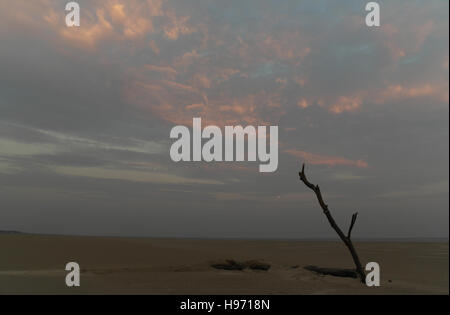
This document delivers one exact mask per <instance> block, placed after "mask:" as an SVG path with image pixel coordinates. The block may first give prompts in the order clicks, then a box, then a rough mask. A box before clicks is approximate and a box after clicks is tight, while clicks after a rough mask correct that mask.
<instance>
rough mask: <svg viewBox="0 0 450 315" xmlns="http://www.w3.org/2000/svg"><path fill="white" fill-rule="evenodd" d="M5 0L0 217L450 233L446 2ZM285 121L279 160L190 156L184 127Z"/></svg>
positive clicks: (29, 226)
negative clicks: (178, 136)
mask: <svg viewBox="0 0 450 315" xmlns="http://www.w3.org/2000/svg"><path fill="white" fill-rule="evenodd" d="M66 2H67V1H62V0H33V1H29V0H15V1H10V0H0V230H21V231H26V232H39V233H64V234H94V235H136V236H160V237H168V236H170V237H182V236H188V237H250V238H259V237H264V238H316V237H334V232H333V231H332V230H331V228H330V227H329V226H328V223H327V222H326V219H325V217H324V216H323V214H322V213H321V211H320V209H319V207H318V205H317V202H316V200H315V198H314V195H313V194H312V193H311V192H310V191H309V190H308V189H307V188H306V187H305V186H304V185H303V184H302V183H301V182H300V181H299V179H298V171H299V169H300V165H301V163H302V162H306V163H307V174H308V175H309V178H310V180H311V181H312V182H314V183H318V184H320V185H321V189H322V191H323V193H324V197H325V199H326V201H327V203H328V204H329V206H330V209H331V211H332V213H333V214H334V216H335V218H336V220H337V221H338V222H339V223H340V224H341V226H342V228H343V229H347V226H348V224H349V223H350V218H351V214H352V213H353V212H355V211H358V212H359V217H358V222H357V224H356V227H355V230H354V237H355V238H356V237H374V238H379V237H448V231H449V210H448V207H449V144H448V141H449V116H448V115H449V79H448V76H449V16H448V10H449V3H448V1H446V0H442V1H438V0H430V1H414V0H406V1H380V2H379V3H380V5H381V26H380V27H379V28H368V27H367V26H366V25H365V22H364V20H365V14H366V12H365V10H364V7H365V1H337V0H336V1H321V0H306V1H300V0H295V1H294V0H286V1H276V0H270V1H269V0H249V1H242V0H226V1H222V0H183V1H182V0H179V1H172V0H126V1H125V0H89V1H82V0H80V1H78V2H79V4H80V6H81V27H79V28H68V27H66V25H65V14H66V12H65V11H64V8H65V4H66ZM193 117H201V118H202V120H203V122H204V124H214V125H217V126H219V127H223V126H225V125H239V124H241V125H243V126H246V125H253V126H259V125H267V126H268V125H277V126H279V141H280V143H279V166H278V170H277V171H276V172H274V173H264V174H263V173H259V171H258V165H259V163H255V162H253V163H250V162H241V163H237V162H227V163H223V162H222V163H220V162H214V163H206V162H196V163H194V162H182V163H174V162H173V161H172V160H171V159H170V156H169V149H170V145H171V143H172V140H171V139H170V138H169V133H170V130H171V128H172V127H174V126H175V125H179V124H183V125H190V124H192V118H193Z"/></svg>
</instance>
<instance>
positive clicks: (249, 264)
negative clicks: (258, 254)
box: [211, 259, 270, 271]
mask: <svg viewBox="0 0 450 315" xmlns="http://www.w3.org/2000/svg"><path fill="white" fill-rule="evenodd" d="M211 267H213V268H215V269H222V270H244V269H247V268H248V269H251V270H263V271H267V270H269V269H270V265H269V264H266V263H263V262H260V261H257V260H248V261H246V262H238V261H236V260H233V259H227V260H225V262H221V263H214V264H211Z"/></svg>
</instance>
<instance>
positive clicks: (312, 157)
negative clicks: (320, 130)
mask: <svg viewBox="0 0 450 315" xmlns="http://www.w3.org/2000/svg"><path fill="white" fill-rule="evenodd" d="M284 152H286V153H288V154H290V155H292V156H294V157H296V158H299V159H301V160H302V161H304V162H306V163H309V164H313V165H328V166H336V165H347V166H354V167H358V168H367V167H369V165H368V163H367V162H365V161H363V160H356V161H355V160H349V159H346V158H343V157H338V156H325V155H318V154H313V153H309V152H306V151H300V150H295V149H289V150H285V151H284Z"/></svg>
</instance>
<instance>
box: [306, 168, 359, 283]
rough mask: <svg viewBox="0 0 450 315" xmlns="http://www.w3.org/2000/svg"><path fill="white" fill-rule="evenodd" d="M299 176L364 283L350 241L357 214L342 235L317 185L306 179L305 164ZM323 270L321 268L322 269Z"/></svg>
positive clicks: (356, 256)
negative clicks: (346, 249) (312, 193)
mask: <svg viewBox="0 0 450 315" xmlns="http://www.w3.org/2000/svg"><path fill="white" fill-rule="evenodd" d="M298 174H299V176H300V180H301V181H302V182H303V183H304V184H305V185H306V186H307V187H308V188H309V189H311V190H312V191H313V192H314V193H315V194H316V197H317V200H318V202H319V205H320V207H321V208H322V210H323V213H324V214H325V216H326V217H327V219H328V222H329V223H330V225H331V227H332V228H333V229H334V230H335V231H336V233H337V234H338V235H339V238H340V239H341V240H342V242H344V244H345V246H347V248H348V250H349V251H350V254H351V255H352V258H353V262H354V263H355V266H356V272H357V273H358V275H359V278H360V280H361V282H362V283H365V282H366V274H365V272H364V269H363V267H362V265H361V262H360V260H359V257H358V254H357V253H356V250H355V247H354V246H353V243H352V240H351V235H352V230H353V226H354V225H355V222H356V218H357V216H358V213H354V214H353V215H352V219H351V222H350V227H349V228H348V232H347V235H345V234H344V232H342V230H341V229H340V228H339V226H338V225H337V223H336V221H334V218H333V216H332V215H331V213H330V210H329V209H328V205H327V204H326V203H325V201H324V200H323V197H322V193H321V191H320V188H319V185H314V184H312V183H311V182H310V181H309V180H308V179H307V178H306V174H305V164H303V166H302V170H301V172H300V173H298ZM322 269H323V268H322Z"/></svg>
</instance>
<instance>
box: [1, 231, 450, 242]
mask: <svg viewBox="0 0 450 315" xmlns="http://www.w3.org/2000/svg"><path fill="white" fill-rule="evenodd" d="M0 235H30V236H57V237H58V236H59V237H95V238H135V239H156V240H163V239H167V240H205V241H208V240H209V241H275V242H276V241H287V242H341V240H339V239H338V238H308V237H305V238H244V237H242V238H240V237H235V238H233V237H222V238H220V237H193V236H186V237H183V236H173V237H169V236H130V235H89V234H46V233H30V232H21V231H14V230H11V231H9V230H5V231H2V230H0ZM355 241H356V242H404V243H417V242H419V243H448V242H449V238H448V237H447V238H446V237H386V238H364V237H362V238H355Z"/></svg>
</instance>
